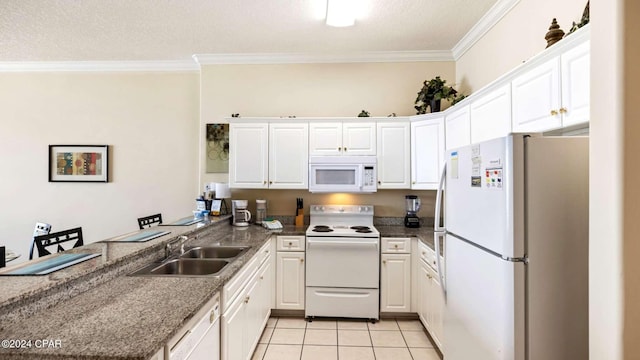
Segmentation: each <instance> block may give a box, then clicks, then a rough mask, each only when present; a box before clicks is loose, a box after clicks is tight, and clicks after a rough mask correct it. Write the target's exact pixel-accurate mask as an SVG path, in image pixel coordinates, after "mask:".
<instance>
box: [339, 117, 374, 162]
mask: <svg viewBox="0 0 640 360" xmlns="http://www.w3.org/2000/svg"><path fill="white" fill-rule="evenodd" d="M342 146H343V150H344V151H343V152H342V154H343V155H375V154H376V124H375V123H361V122H353V123H351V122H345V123H343V124H342Z"/></svg>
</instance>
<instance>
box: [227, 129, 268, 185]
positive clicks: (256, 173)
mask: <svg viewBox="0 0 640 360" xmlns="http://www.w3.org/2000/svg"><path fill="white" fill-rule="evenodd" d="M268 178H269V124H268V123H262V122H260V123H258V122H256V123H237V124H236V123H231V124H229V186H230V187H232V188H244V189H266V188H267V187H268V184H267V180H268Z"/></svg>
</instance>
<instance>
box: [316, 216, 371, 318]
mask: <svg viewBox="0 0 640 360" xmlns="http://www.w3.org/2000/svg"><path fill="white" fill-rule="evenodd" d="M373 212H374V208H373V206H372V205H311V207H310V214H309V215H310V221H309V223H310V225H309V227H308V228H307V231H306V255H305V257H306V268H305V272H306V294H305V295H306V304H305V317H306V318H308V319H311V318H313V317H317V316H321V317H346V318H365V319H370V320H378V319H379V318H380V311H379V310H380V295H379V294H380V233H379V232H378V230H377V229H376V228H375V227H374V226H373Z"/></svg>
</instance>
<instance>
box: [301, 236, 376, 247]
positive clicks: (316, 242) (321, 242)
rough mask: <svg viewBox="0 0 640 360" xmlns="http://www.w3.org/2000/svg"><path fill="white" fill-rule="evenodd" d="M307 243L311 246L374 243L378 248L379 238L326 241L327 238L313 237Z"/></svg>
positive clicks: (364, 244)
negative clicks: (318, 238) (317, 238)
mask: <svg viewBox="0 0 640 360" xmlns="http://www.w3.org/2000/svg"><path fill="white" fill-rule="evenodd" d="M307 244H308V245H309V247H311V246H319V247H326V246H367V245H374V246H375V247H376V248H377V247H378V240H377V239H372V240H358V241H347V240H331V241H326V240H312V239H309V238H307Z"/></svg>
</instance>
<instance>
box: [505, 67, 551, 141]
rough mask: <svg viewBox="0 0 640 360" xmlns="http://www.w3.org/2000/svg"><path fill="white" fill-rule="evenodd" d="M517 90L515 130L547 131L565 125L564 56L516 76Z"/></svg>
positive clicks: (513, 84) (514, 102)
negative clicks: (562, 98) (562, 109)
mask: <svg viewBox="0 0 640 360" xmlns="http://www.w3.org/2000/svg"><path fill="white" fill-rule="evenodd" d="M511 86H512V94H513V131H514V132H522V131H544V130H548V129H556V128H559V127H561V126H562V119H561V118H560V116H559V110H560V59H559V58H557V57H556V58H553V59H551V60H549V61H547V62H545V63H543V64H541V65H538V66H537V67H535V68H533V69H530V70H529V71H527V72H525V73H523V74H522V75H520V76H518V77H516V78H515V79H514V80H513V82H512V83H511Z"/></svg>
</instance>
